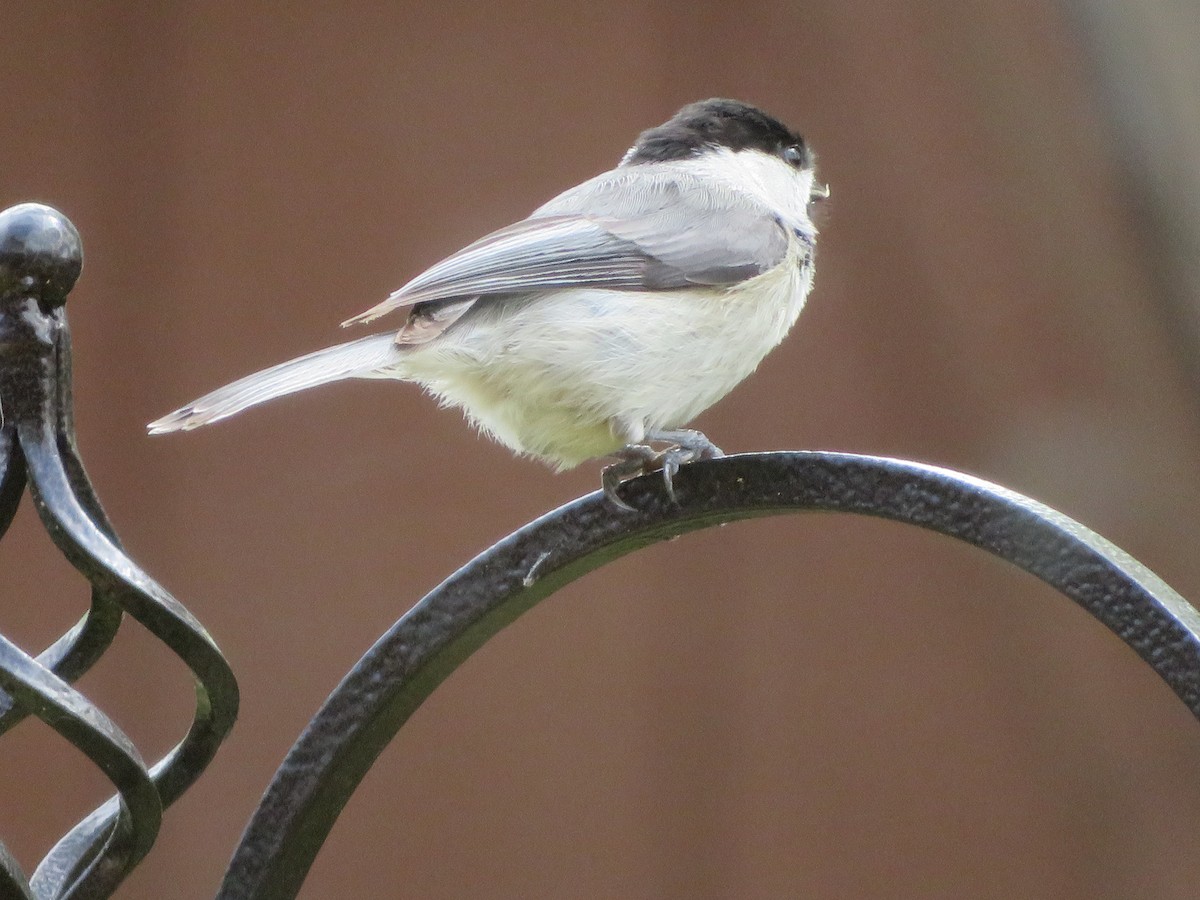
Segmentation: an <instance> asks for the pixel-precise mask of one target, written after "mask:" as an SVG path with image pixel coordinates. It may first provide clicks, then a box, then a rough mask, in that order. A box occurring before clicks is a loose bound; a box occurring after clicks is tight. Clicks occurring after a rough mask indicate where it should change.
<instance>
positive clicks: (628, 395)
mask: <svg viewBox="0 0 1200 900" xmlns="http://www.w3.org/2000/svg"><path fill="white" fill-rule="evenodd" d="M828 195H829V189H828V188H827V187H825V186H822V185H819V184H817V183H816V181H815V172H814V165H813V155H812V152H811V151H810V149H809V147H808V145H807V144H806V143H805V142H804V139H803V138H802V137H801V136H800V135H799V134H797V133H795V132H794V131H791V130H789V129H788V128H787V127H786V126H785V125H783V124H782V123H781V122H779V121H778V120H776V119H774V118H772V117H771V116H769V115H767V114H766V113H764V112H763V111H762V110H760V109H757V108H755V107H753V106H751V105H749V104H747V103H742V102H739V101H736V100H725V99H711V100H703V101H700V102H698V103H692V104H690V105H688V106H685V107H684V108H683V109H681V110H680V111H679V112H678V113H676V114H675V115H674V116H672V117H671V118H670V119H669V120H667V121H666V122H664V123H663V124H662V125H659V126H657V127H655V128H651V129H648V130H647V131H644V132H642V134H641V135H640V136H639V137H638V139H637V142H636V143H635V144H634V145H633V147H631V148H630V149H629V151H628V152H627V153H626V154H625V155H624V157H623V158H622V159H621V161H620V163H619V164H618V165H617V167H616V168H614V169H612V170H611V171H608V172H605V173H603V174H601V175H597V176H596V177H595V178H592V179H590V180H588V181H585V182H583V183H582V184H580V185H578V186H576V187H573V188H571V189H570V190H567V191H565V192H564V193H562V194H559V195H558V196H557V197H555V198H554V199H553V200H551V201H549V202H548V203H546V204H544V205H543V206H541V207H539V208H538V209H536V210H535V211H534V212H533V213H532V214H531V215H530V216H529V217H528V218H527V219H522V220H521V221H519V222H517V223H515V224H513V225H509V226H508V227H506V228H501V229H499V230H498V231H493V232H492V233H491V234H488V235H486V236H484V237H482V238H480V239H479V240H477V241H475V243H473V244H470V245H468V246H466V247H464V248H463V249H462V250H459V251H458V252H457V253H454V254H452V255H451V256H448V257H446V258H445V259H444V260H442V261H441V262H439V263H437V264H435V265H434V266H432V267H431V268H429V269H426V270H425V271H424V272H422V273H421V274H420V275H418V276H417V277H416V278H414V279H412V281H410V282H408V283H407V284H406V285H404V286H403V287H402V288H400V289H399V290H398V291H396V292H395V293H393V294H391V295H390V296H389V297H388V298H387V299H386V300H384V301H383V302H381V303H379V304H378V305H376V306H374V307H372V308H371V309H369V310H367V311H366V312H364V313H362V314H360V315H358V316H355V317H354V318H352V319H350V320H348V321H347V322H344V323H342V324H343V326H346V325H354V324H358V323H363V322H370V321H372V320H374V319H377V318H379V317H381V316H384V315H386V314H388V313H390V312H392V311H394V310H398V309H402V308H403V309H406V311H407V315H406V317H405V319H404V322H403V324H401V325H400V326H399V329H398V330H396V329H395V328H393V329H392V330H389V331H387V332H385V333H382V334H374V335H371V336H369V337H364V338H360V339H358V340H355V341H350V342H349V343H345V344H339V345H337V346H334V347H329V348H326V349H324V350H318V351H316V352H315V353H310V354H308V355H306V356H301V357H299V358H297V359H293V360H291V361H289V362H285V363H281V364H279V365H277V366H274V367H272V368H269V369H265V370H263V371H261V372H258V373H256V374H253V375H248V376H246V377H245V378H242V379H240V380H238V381H235V382H233V383H232V384H229V385H227V386H226V387H223V388H220V389H218V390H216V391H213V392H212V393H210V394H207V395H205V396H203V397H201V398H200V399H199V400H196V401H194V402H193V403H190V404H188V405H187V406H185V407H183V408H182V409H179V410H177V411H175V412H173V413H171V414H170V415H167V416H164V417H163V418H161V419H159V420H157V421H155V422H152V423H150V425H149V430H150V433H151V434H160V433H163V432H171V431H187V430H190V429H192V428H197V427H199V426H201V425H206V424H208V423H209V422H217V421H219V420H221V419H224V418H227V417H228V416H232V415H233V414H234V413H238V412H241V411H242V410H244V409H246V408H247V407H250V406H254V405H256V404H259V403H262V402H264V401H266V400H271V399H273V398H275V397H280V396H283V395H285V394H290V393H293V392H295V391H300V390H303V389H305V388H310V387H315V386H316V385H320V384H325V383H327V382H331V381H339V380H341V379H344V378H395V379H399V380H401V381H412V382H415V383H417V384H419V385H421V386H422V387H424V388H425V390H427V391H428V392H429V393H430V394H432V395H433V396H434V397H436V398H437V399H438V400H439V401H440V402H441V404H442V405H443V406H457V407H460V408H461V409H462V410H463V412H464V413H465V415H466V417H467V418H468V419H469V420H470V421H471V422H472V423H473V424H474V425H475V426H476V427H477V428H478V429H479V430H480V431H482V432H484V433H486V434H488V435H490V436H491V437H492V438H494V439H495V440H496V441H498V442H500V443H501V444H504V445H505V446H506V447H509V448H510V449H512V450H513V451H515V452H516V453H518V454H524V455H528V456H533V457H536V458H537V459H540V460H542V461H544V462H546V463H548V464H549V465H551V466H553V467H555V468H557V469H558V470H563V469H568V468H572V467H574V466H576V465H578V464H579V463H581V462H583V461H584V460H588V459H593V458H597V457H604V456H608V457H613V458H615V460H616V462H615V463H614V464H612V465H609V466H607V467H606V468H605V469H604V471H603V475H602V478H601V483H602V486H603V488H604V491H605V493H606V494H607V495H608V497H609V498H610V499H611V500H612V501H613V502H614V503H615V504H617V505H618V506H620V507H624V508H628V506H627V505H626V504H625V502H624V501H623V500H622V499H621V498H620V496H619V494H618V493H617V488H618V486H619V485H620V483H621V482H622V481H623V480H624V479H625V478H628V477H631V476H633V475H637V474H642V473H644V472H650V471H654V470H656V469H658V468H660V467H661V469H662V473H663V478H664V481H665V483H666V489H667V492H668V494H670V495H671V496H672V497H674V490H673V486H672V477H673V476H674V475H675V473H676V472H677V471H678V469H679V466H680V465H682V464H685V463H688V462H691V461H693V460H696V459H710V458H714V457H718V456H721V455H722V453H721V450H720V449H719V448H718V447H717V446H716V445H715V444H713V443H712V441H710V440H709V439H708V438H707V437H705V436H704V435H703V434H702V433H700V432H699V431H694V430H689V429H687V428H685V427H684V426H685V425H687V424H688V423H689V422H690V421H691V420H692V419H694V418H695V417H696V416H698V415H699V414H700V413H701V412H703V411H704V410H706V409H708V408H709V407H710V406H712V405H713V404H714V403H716V402H717V401H718V400H720V399H721V398H722V397H724V396H725V395H726V394H727V393H729V392H730V391H731V390H732V389H733V388H734V387H735V386H736V385H737V384H738V383H739V382H741V381H742V380H743V379H744V378H746V376H748V375H749V374H750V373H751V372H753V371H754V369H755V368H756V367H757V366H758V364H759V362H761V361H762V359H763V357H765V356H766V355H767V353H768V352H770V350H771V349H772V348H774V347H775V346H776V345H777V344H778V343H779V342H780V341H781V340H783V338H784V336H785V335H786V334H787V332H788V331H789V329H790V328H791V327H792V325H793V323H795V321H796V317H797V316H798V315H799V314H800V310H801V308H802V307H803V306H804V301H805V298H806V297H807V296H808V292H809V289H810V288H811V286H812V279H813V254H814V250H815V246H816V235H817V230H816V228H815V227H814V225H813V222H812V219H811V218H810V217H809V212H810V208H811V205H812V204H813V203H814V202H816V201H819V200H821V199H823V198H825V197H827V196H828ZM651 444H665V445H667V447H666V449H664V450H662V451H657V450H655V449H654V448H653V447H652V446H650V445H651Z"/></svg>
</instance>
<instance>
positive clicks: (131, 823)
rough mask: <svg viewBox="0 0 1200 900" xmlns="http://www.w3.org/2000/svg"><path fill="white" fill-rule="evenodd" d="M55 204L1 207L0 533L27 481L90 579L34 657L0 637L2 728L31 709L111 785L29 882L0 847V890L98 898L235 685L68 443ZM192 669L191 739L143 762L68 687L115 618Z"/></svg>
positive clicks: (195, 767)
mask: <svg viewBox="0 0 1200 900" xmlns="http://www.w3.org/2000/svg"><path fill="white" fill-rule="evenodd" d="M82 259H83V257H82V251H81V245H80V241H79V235H78V233H77V232H76V230H75V228H74V226H73V225H71V223H70V222H69V221H67V219H66V218H65V217H63V216H62V214H61V213H58V212H57V211H55V210H53V209H51V208H49V207H46V206H41V205H39V204H33V203H27V204H22V205H20V206H15V207H12V208H11V209H8V210H5V211H4V212H2V213H0V413H2V414H3V418H2V421H0V536H2V535H3V533H4V531H5V530H6V529H7V528H8V525H9V524H10V523H11V522H12V518H13V516H14V514H15V513H16V509H17V505H18V503H19V501H20V498H21V495H22V493H23V492H24V489H25V487H26V485H27V484H28V487H29V489H30V493H31V494H32V496H33V500H34V504H35V506H36V508H37V511H38V515H39V516H40V517H41V519H42V523H43V524H44V525H45V527H46V530H47V531H48V532H49V533H50V537H51V538H52V539H53V541H54V543H55V544H56V545H57V546H58V548H59V549H60V550H61V551H62V553H63V554H64V555H65V556H66V557H67V558H68V559H69V560H70V561H71V563H72V565H74V566H75V568H76V569H77V570H78V571H79V572H80V573H81V574H82V575H83V576H84V577H85V578H87V580H88V581H89V582H90V584H91V586H92V602H91V608H90V609H89V611H88V612H87V614H86V615H85V616H84V617H83V618H82V619H81V620H80V621H79V622H78V623H77V624H76V625H75V626H74V627H73V628H72V629H71V630H70V631H68V632H67V633H66V634H64V635H63V636H62V637H60V638H59V639H58V640H57V641H55V642H54V644H52V645H51V646H50V647H49V648H47V649H46V650H45V651H44V652H43V653H41V654H40V655H39V656H38V657H37V658H36V659H35V658H33V657H31V656H29V655H28V654H27V653H25V652H24V651H23V650H21V649H20V648H19V647H17V646H16V645H14V644H11V643H10V642H8V641H6V640H4V639H2V638H0V688H2V689H3V694H2V695H0V734H2V733H3V732H4V731H6V730H7V729H9V728H12V727H13V726H15V725H16V724H17V723H18V722H19V721H20V720H21V719H23V718H25V717H26V716H29V715H35V716H37V717H39V718H41V719H43V720H44V721H46V722H47V723H48V724H49V725H50V726H51V727H52V728H54V729H55V730H56V731H57V732H58V733H59V734H61V735H63V736H64V737H65V738H67V739H68V740H69V741H71V743H73V744H74V745H75V746H76V747H78V748H79V749H80V750H81V751H82V752H83V753H84V754H85V755H86V756H87V757H88V758H90V759H91V760H92V761H93V762H95V763H96V765H97V766H98V767H99V768H100V769H101V770H102V771H103V772H104V773H105V775H106V776H107V777H108V778H109V779H110V780H111V781H112V782H113V785H114V786H115V787H116V789H117V794H116V796H114V797H113V798H112V799H111V800H109V801H108V802H107V803H105V804H103V805H102V806H101V807H100V808H99V809H97V810H95V811H94V812H92V813H91V814H90V815H89V816H88V817H87V818H85V819H84V820H83V821H82V822H80V823H79V825H77V826H76V827H75V828H74V829H73V830H72V831H71V832H70V833H69V834H67V835H66V836H65V837H64V838H63V839H62V840H61V841H59V843H58V844H57V845H56V846H55V847H54V848H53V849H52V850H51V851H50V852H49V853H48V854H47V855H46V858H45V859H44V860H42V863H41V865H39V866H38V869H37V871H36V872H35V873H34V875H33V878H32V879H29V880H28V881H26V879H25V875H24V873H23V872H21V871H20V869H19V868H18V866H17V864H16V862H15V861H14V860H13V859H12V857H11V856H10V855H9V854H8V853H7V852H4V851H3V850H2V849H0V896H4V897H37V898H66V897H70V898H82V897H106V896H108V895H109V894H111V893H112V891H113V890H114V889H115V888H116V886H117V885H118V884H119V883H120V882H121V880H122V879H123V878H124V877H125V875H126V874H127V873H128V872H129V870H130V869H131V868H132V867H133V866H134V865H135V864H136V863H137V862H138V861H139V860H141V859H142V857H144V856H145V854H146V853H147V852H148V851H149V849H150V847H151V845H152V844H153V843H154V839H155V837H156V836H157V834H158V829H159V823H160V821H161V817H162V810H163V809H164V808H165V807H167V806H169V805H170V804H171V803H172V802H173V801H174V800H175V799H176V798H177V797H178V796H179V795H180V794H181V793H182V792H183V791H184V790H185V789H186V788H187V787H188V786H189V785H190V784H191V783H192V782H193V781H194V780H195V779H196V778H197V777H199V775H200V773H201V772H202V771H203V770H204V768H205V766H206V765H207V764H208V762H209V760H210V759H211V758H212V756H213V754H214V753H215V752H216V749H217V747H218V746H219V744H220V743H221V741H222V740H223V739H224V737H225V735H226V734H227V733H228V731H229V729H230V728H231V727H232V725H233V721H234V718H235V717H236V715H237V704H238V693H237V684H236V682H235V681H234V679H233V674H232V672H231V671H230V670H229V667H228V665H227V664H226V662H225V659H224V657H222V656H221V653H220V651H219V650H218V649H217V647H216V645H215V644H214V643H213V642H212V639H211V638H210V637H209V636H208V634H207V632H205V630H204V628H203V627H202V626H201V625H200V623H199V622H197V621H196V620H195V619H194V618H193V617H192V616H191V614H190V613H188V611H187V610H186V609H184V608H183V606H181V605H180V604H179V602H178V601H176V600H175V598H173V597H172V596H171V595H170V594H168V593H167V592H166V591H165V590H164V589H163V588H162V587H160V586H159V585H158V584H157V583H156V582H154V581H153V579H151V578H150V577H149V576H148V575H146V574H145V573H144V572H143V571H142V570H141V569H140V568H138V566H137V564H136V563H134V562H133V561H132V560H131V559H130V558H129V557H128V556H127V555H126V554H125V553H124V551H123V550H122V549H121V546H120V543H119V541H118V540H117V537H116V534H115V532H114V531H113V529H112V526H111V524H110V523H109V522H108V519H107V518H106V517H105V515H104V511H103V509H102V508H101V507H100V503H99V501H98V500H97V498H96V495H95V493H94V491H93V490H92V487H91V484H90V482H89V481H88V478H87V474H86V473H85V472H84V469H83V464H82V462H81V460H80V458H79V454H78V451H77V449H76V447H75V431H74V423H73V421H72V412H71V347H70V332H69V329H68V328H67V320H66V312H65V309H64V303H65V302H66V297H67V293H68V292H69V291H70V289H71V287H72V286H73V285H74V283H75V280H76V278H78V276H79V272H80V269H81V266H82ZM125 612H128V613H129V614H130V615H131V616H133V618H134V619H136V620H137V621H138V622H139V623H141V624H142V625H144V626H145V627H146V628H147V629H149V630H150V631H151V632H153V633H154V634H155V635H156V636H158V637H159V638H160V639H161V640H163V641H164V642H165V643H166V644H167V645H168V646H170V647H171V649H172V650H174V651H175V652H176V653H177V654H178V655H179V656H180V657H181V658H182V659H183V661H184V662H185V663H186V664H187V665H188V667H189V668H190V669H191V670H192V672H193V674H194V676H195V684H196V713H195V718H194V720H193V723H192V727H191V728H190V729H189V731H188V733H187V735H186V736H185V737H184V738H183V739H182V740H181V741H180V742H179V744H178V745H177V746H176V747H175V748H174V749H173V750H172V751H171V752H170V753H168V754H167V755H166V756H165V757H163V758H162V759H161V760H159V761H158V762H157V763H155V764H154V765H153V766H152V767H150V768H147V766H146V764H145V763H144V762H143V761H142V759H141V757H140V756H139V754H138V752H137V750H136V748H135V747H134V746H133V744H132V743H130V741H129V740H128V738H126V737H125V735H124V734H122V733H121V731H120V730H119V729H118V728H117V727H116V726H115V725H114V724H113V723H112V722H111V721H110V720H109V719H108V718H107V717H106V716H105V715H104V714H103V713H102V712H101V711H100V710H98V709H96V708H95V707H94V706H92V705H91V703H89V702H88V701H87V699H86V698H85V697H84V696H83V695H82V694H80V693H79V692H78V691H75V690H74V689H73V688H71V687H70V684H69V682H70V681H73V680H74V679H76V678H78V677H79V676H80V675H81V674H82V673H83V672H85V671H87V669H88V668H89V667H90V666H91V665H92V664H93V663H94V662H95V661H96V660H97V659H99V657H100V656H101V654H103V653H104V651H105V649H107V647H108V646H109V644H110V643H111V641H112V638H113V636H114V635H115V633H116V630H117V627H118V626H119V625H120V623H121V617H122V615H123V613H125Z"/></svg>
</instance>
